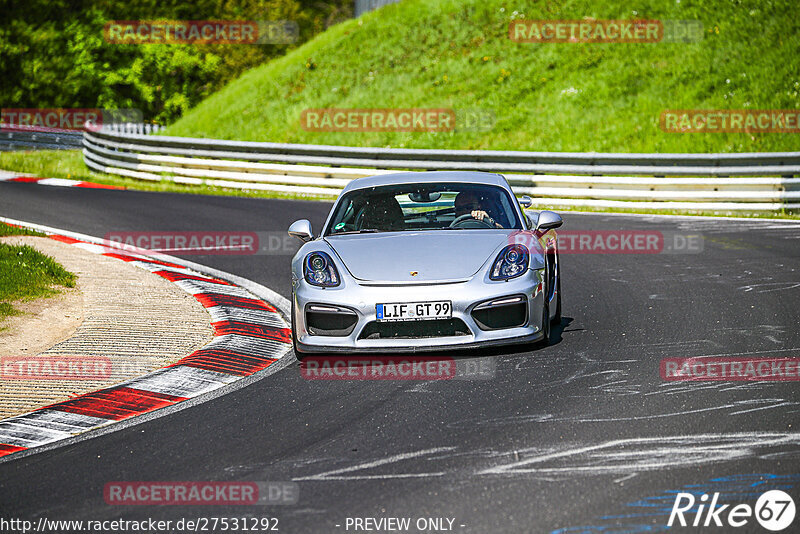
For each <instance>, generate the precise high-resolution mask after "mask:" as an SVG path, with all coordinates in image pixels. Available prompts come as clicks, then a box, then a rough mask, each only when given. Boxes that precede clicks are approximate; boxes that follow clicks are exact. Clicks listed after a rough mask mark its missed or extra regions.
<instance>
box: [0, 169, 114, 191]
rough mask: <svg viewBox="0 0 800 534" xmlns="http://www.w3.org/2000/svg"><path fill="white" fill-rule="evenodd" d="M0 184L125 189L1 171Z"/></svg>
mask: <svg viewBox="0 0 800 534" xmlns="http://www.w3.org/2000/svg"><path fill="white" fill-rule="evenodd" d="M0 182H14V183H26V184H37V185H53V186H56V187H87V188H90V189H125V188H124V187H122V186H119V185H106V184H96V183H94V182H84V181H81V180H69V179H67V178H39V177H38V176H30V175H25V174H19V173H16V172H10V171H2V170H0Z"/></svg>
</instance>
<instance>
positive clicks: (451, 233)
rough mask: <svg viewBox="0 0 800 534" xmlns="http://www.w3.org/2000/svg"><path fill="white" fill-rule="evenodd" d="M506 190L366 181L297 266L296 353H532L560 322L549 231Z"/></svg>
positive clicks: (350, 191)
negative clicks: (504, 349)
mask: <svg viewBox="0 0 800 534" xmlns="http://www.w3.org/2000/svg"><path fill="white" fill-rule="evenodd" d="M520 203H521V204H522V205H523V206H525V207H528V206H530V205H531V199H530V198H528V197H523V198H522V200H521V201H517V199H516V197H515V196H514V193H513V192H512V191H511V187H510V186H509V185H508V182H506V180H505V178H503V177H502V176H500V175H497V174H488V173H480V172H408V173H397V174H385V175H381V176H372V177H368V178H359V179H357V180H353V181H352V182H350V183H349V184H348V185H347V187H345V189H344V190H343V191H342V193H341V194H340V195H339V198H338V199H337V200H336V203H335V204H334V206H333V209H331V212H330V214H329V215H328V220H327V221H326V222H325V226H324V227H323V229H322V232H321V233H320V235H319V236H317V237H315V236H314V234H313V233H312V230H311V223H310V222H309V221H307V220H299V221H297V222H295V223H294V224H292V226H291V227H290V228H289V234H290V235H292V236H295V237H297V238H299V239H301V240H302V241H304V242H305V244H304V245H303V246H302V247H301V248H300V250H299V251H298V252H297V254H296V255H295V256H294V258H293V259H292V318H291V319H292V333H293V335H294V343H295V352H296V353H298V355H302V354H304V353H322V352H362V351H370V352H397V351H408V352H415V351H429V350H441V349H456V348H471V347H478V346H488V345H502V344H512V343H528V342H533V341H540V340H541V341H542V342H543V343H545V344H546V343H547V342H548V340H549V337H550V324H551V322H555V321H558V322H560V320H561V269H560V265H559V255H558V248H557V243H556V235H555V232H554V231H553V230H554V229H555V228H558V227H559V226H561V222H562V221H561V217H559V216H558V215H557V214H555V213H553V212H550V211H542V212H538V213H537V212H529V213H527V214H526V212H524V211H523V210H522V209H521V207H520Z"/></svg>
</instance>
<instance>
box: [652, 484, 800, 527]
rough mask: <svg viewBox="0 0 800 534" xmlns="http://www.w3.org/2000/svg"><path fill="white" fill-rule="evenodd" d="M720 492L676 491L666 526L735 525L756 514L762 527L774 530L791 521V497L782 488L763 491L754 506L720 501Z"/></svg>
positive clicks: (792, 507)
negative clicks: (733, 504) (694, 492)
mask: <svg viewBox="0 0 800 534" xmlns="http://www.w3.org/2000/svg"><path fill="white" fill-rule="evenodd" d="M719 495H720V494H719V492H717V493H714V494H713V495H712V496H711V497H709V495H708V494H707V493H703V494H702V495H700V497H699V498H696V497H695V495H694V494H692V493H678V495H677V496H676V497H675V502H674V503H673V505H672V512H671V513H670V514H669V521H668V522H667V526H669V527H671V526H673V524H675V525H680V526H682V527H687V526H692V527H714V526H716V527H723V526H724V527H733V528H738V527H743V526H745V525H747V524H748V523H751V522H752V519H753V517H755V519H756V521H758V523H759V524H760V525H761V526H762V527H764V528H765V529H767V530H771V531H773V532H777V531H780V530H784V529H786V528H787V527H788V526H789V525H791V524H792V522H793V521H794V516H795V505H794V500H793V499H792V497H791V496H790V495H789V494H788V493H786V492H784V491H781V490H770V491H767V492H765V493H763V494H762V495H761V496H759V498H758V500H757V501H756V505H755V506H754V507H752V506H750V505H749V504H737V505H735V506H731V505H730V504H719Z"/></svg>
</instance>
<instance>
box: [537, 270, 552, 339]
mask: <svg viewBox="0 0 800 534" xmlns="http://www.w3.org/2000/svg"><path fill="white" fill-rule="evenodd" d="M546 279H547V278H546V277H545V280H546ZM547 294H548V292H547V288H546V287H545V288H544V291H542V297H543V298H542V300H543V301H544V304H543V305H542V332H543V333H544V335H543V336H542V339H541V341H540V342H539V345H540V346H542V347H546V346H547V345H549V344H550V301H549V300H548V299H547Z"/></svg>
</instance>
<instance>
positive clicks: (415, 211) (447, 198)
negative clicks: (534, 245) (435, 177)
mask: <svg viewBox="0 0 800 534" xmlns="http://www.w3.org/2000/svg"><path fill="white" fill-rule="evenodd" d="M513 202H515V200H514V199H512V197H511V195H509V194H508V192H507V191H506V190H505V189H503V188H501V187H497V186H493V185H481V184H462V183H434V184H402V185H385V186H379V187H371V188H366V189H357V190H355V191H351V192H349V193H347V194H346V195H345V196H343V197H342V198H341V199H340V201H339V203H338V204H337V205H336V208H335V210H336V211H335V213H334V215H333V217H332V218H331V221H330V224H329V225H328V228H327V230H326V232H325V235H326V236H329V235H337V234H345V233H356V232H370V233H372V232H401V231H406V230H445V229H453V230H489V229H522V225H521V223H520V221H519V217H518V216H517V211H516V210H515V209H514V204H513Z"/></svg>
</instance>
